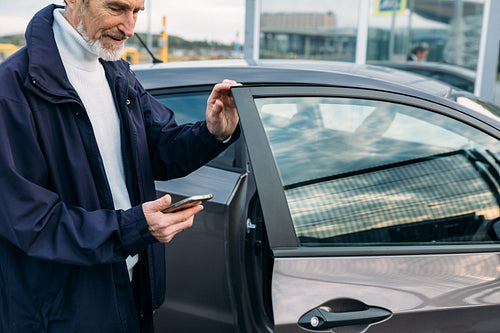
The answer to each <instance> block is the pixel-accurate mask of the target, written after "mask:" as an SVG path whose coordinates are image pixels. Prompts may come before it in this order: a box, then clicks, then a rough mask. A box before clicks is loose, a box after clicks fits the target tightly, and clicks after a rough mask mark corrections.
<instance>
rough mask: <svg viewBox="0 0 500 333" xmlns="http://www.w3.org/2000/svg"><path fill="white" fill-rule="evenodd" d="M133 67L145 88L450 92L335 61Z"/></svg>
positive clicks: (393, 72) (421, 80)
mask: <svg viewBox="0 0 500 333" xmlns="http://www.w3.org/2000/svg"><path fill="white" fill-rule="evenodd" d="M132 69H133V71H134V72H135V73H136V75H137V76H138V77H139V79H140V80H141V82H142V84H143V85H144V87H145V88H146V89H154V88H160V87H162V88H172V87H179V86H193V85H209V84H215V83H217V82H220V81H222V80H223V79H226V78H231V79H234V80H236V81H239V82H241V83H244V84H252V85H257V84H286V83H288V84H310V85H327V86H347V87H353V88H356V87H362V88H368V89H376V88H382V87H384V86H385V87H386V89H387V90H394V89H396V90H398V88H399V89H403V90H405V87H406V88H408V87H410V88H414V89H418V90H421V91H425V92H427V93H430V94H432V95H437V96H442V97H448V96H449V95H450V94H451V93H452V92H453V89H452V88H451V87H450V86H449V85H446V84H443V83H441V82H439V81H436V80H432V79H429V78H425V77H422V76H420V75H415V74H412V73H408V72H404V71H400V70H397V69H392V68H385V67H379V66H373V65H358V64H354V63H348V62H338V61H307V60H298V61H295V60H291V61H290V60H274V59H268V60H259V61H251V60H250V61H246V60H242V59H227V60H208V61H186V62H171V63H161V64H140V65H134V66H132ZM166 74H168V76H166ZM170 77H171V78H173V80H170ZM146 78H147V79H146ZM381 81H383V82H381ZM399 92H402V91H399ZM408 93H411V94H414V93H415V92H414V91H408Z"/></svg>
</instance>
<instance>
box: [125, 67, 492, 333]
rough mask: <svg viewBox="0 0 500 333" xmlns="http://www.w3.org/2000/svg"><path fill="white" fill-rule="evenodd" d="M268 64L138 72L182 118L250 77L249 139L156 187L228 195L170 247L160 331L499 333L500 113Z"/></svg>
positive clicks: (244, 115) (244, 112) (243, 90)
mask: <svg viewBox="0 0 500 333" xmlns="http://www.w3.org/2000/svg"><path fill="white" fill-rule="evenodd" d="M257 65H258V64H253V65H252V66H249V65H248V64H242V63H241V62H240V61H234V62H231V61H229V62H228V64H227V65H224V64H221V63H218V64H216V65H211V64H210V63H188V64H180V63H179V64H176V63H173V64H159V65H146V66H140V67H135V68H134V72H135V73H136V76H137V77H138V78H139V80H140V81H141V82H142V83H143V85H144V86H145V88H146V89H147V90H148V91H149V92H150V93H151V94H152V95H154V96H155V97H156V98H158V99H159V100H160V101H161V102H162V103H164V104H165V105H167V106H169V107H170V108H172V109H173V110H175V112H176V115H177V121H178V122H179V123H184V122H194V121H198V120H200V119H204V111H205V106H206V99H207V97H208V94H209V93H210V91H211V88H212V86H213V84H215V83H216V82H219V81H221V80H222V79H224V78H230V79H234V80H237V81H239V82H241V83H242V84H243V86H241V87H236V88H233V89H232V93H233V96H234V98H235V101H236V106H237V108H238V112H239V114H240V126H241V129H242V137H241V138H240V139H239V140H238V141H237V142H236V143H235V144H233V145H232V146H231V147H230V148H229V149H228V150H227V151H226V152H224V153H223V154H221V155H220V156H218V157H217V158H216V159H214V160H213V161H212V162H211V163H210V164H209V165H207V166H205V167H202V168H200V169H199V170H197V171H195V172H194V173H192V174H190V175H188V176H187V177H184V178H181V179H174V180H170V181H167V182H158V183H157V191H158V194H159V195H161V194H163V193H169V194H172V195H173V196H174V198H175V199H180V198H184V197H187V196H190V195H196V194H205V193H212V194H213V196H214V197H213V199H212V200H210V201H208V202H206V203H205V204H204V206H205V209H204V211H203V212H201V213H200V214H198V215H197V216H196V218H195V222H194V226H193V227H192V228H190V229H188V230H186V231H184V232H183V233H181V234H180V235H178V236H176V238H175V239H174V240H173V241H172V243H170V244H168V245H167V246H166V258H167V259H166V260H167V262H166V264H167V295H166V301H165V303H164V304H163V305H162V307H161V308H160V309H158V310H157V311H156V313H155V324H156V331H157V332H287V333H288V332H290V333H292V332H297V333H298V332H311V331H323V332H328V331H330V332H331V331H332V330H334V331H335V332H337V333H338V332H340V333H342V332H350V333H353V332H371V333H373V332H384V333H388V332H389V333H390V332H398V333H407V332H443V333H445V332H453V333H457V332H464V333H465V332H467V333H470V332H498V327H500V255H499V254H500V240H499V233H500V224H498V223H497V221H498V219H499V217H500V191H499V190H500V141H499V139H500V120H499V118H497V117H496V116H494V115H491V114H486V113H482V112H476V111H474V110H471V109H468V108H465V107H463V106H461V105H459V104H458V103H456V102H455V101H452V100H451V99H450V98H445V97H441V96H438V95H436V94H431V93H427V92H425V91H423V90H420V89H417V88H412V87H410V86H409V85H401V84H398V83H395V82H391V81H389V80H388V78H387V77H386V78H385V79H384V80H380V79H375V78H374V77H368V76H366V75H362V74H352V73H348V72H340V71H338V72H331V71H325V70H298V69H292V68H277V67H276V66H275V67H265V66H262V65H259V66H257ZM429 84H436V87H438V86H439V84H438V83H435V82H431V81H429Z"/></svg>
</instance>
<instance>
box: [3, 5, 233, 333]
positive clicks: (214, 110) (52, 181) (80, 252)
mask: <svg viewBox="0 0 500 333" xmlns="http://www.w3.org/2000/svg"><path fill="white" fill-rule="evenodd" d="M144 1H145V0H66V2H65V6H58V5H49V6H47V7H45V8H44V9H42V10H41V11H39V12H38V13H36V14H35V16H34V17H33V18H32V20H31V22H30V23H29V25H28V27H27V29H26V35H25V36H26V41H27V45H26V47H24V48H23V49H21V50H19V51H18V52H16V53H15V54H14V55H12V56H11V57H9V58H8V59H7V60H5V61H4V62H2V64H1V65H0V201H1V202H2V205H1V206H0V253H1V255H0V332H22V333H30V332H37V333H39V332H51V333H56V332H64V333H67V332H73V333H77V332H81V333H88V332H103V333H113V332H153V311H154V309H155V308H157V307H159V306H160V305H161V303H162V302H163V300H164V297H165V262H164V255H165V253H164V245H163V243H167V242H170V241H171V240H172V238H173V237H174V236H175V235H176V234H178V233H179V232H181V231H182V230H184V229H186V228H189V227H190V226H191V225H192V224H193V219H194V215H195V214H196V213H198V212H200V211H201V210H202V209H203V207H202V206H201V205H197V206H195V207H192V208H189V209H186V210H182V211H179V212H175V213H163V212H162V210H163V209H164V208H166V207H167V206H168V205H169V204H170V202H171V198H170V196H169V195H166V196H164V197H161V198H159V199H157V198H156V192H155V187H154V180H155V179H158V180H167V179H171V178H176V177H182V176H185V175H187V174H189V173H190V172H192V171H194V170H196V169H197V168H199V167H200V166H202V165H204V164H206V163H207V162H208V161H210V160H211V159H213V158H214V157H216V156H217V155H218V154H220V153H221V152H222V151H223V150H224V149H226V148H227V147H228V145H230V144H231V143H232V142H234V141H235V140H236V139H237V138H238V137H239V133H240V130H239V126H238V122H239V118H238V114H237V111H236V108H235V105H234V100H233V98H232V95H231V92H230V89H231V87H233V86H236V85H239V84H238V83H236V82H234V81H232V80H224V81H223V82H222V83H219V84H217V85H215V86H214V88H213V90H212V93H211V95H210V97H209V98H208V101H207V109H206V120H204V121H199V122H197V123H194V124H186V125H182V126H179V125H177V124H176V122H175V118H174V113H173V112H172V111H171V110H170V109H168V108H166V107H165V106H163V105H162V104H161V103H160V102H158V101H157V100H155V99H154V98H153V97H152V96H151V95H150V94H148V93H147V92H146V91H145V90H144V88H143V87H142V86H141V84H140V83H139V82H138V81H137V79H136V78H135V76H134V74H133V73H132V72H131V71H130V68H129V65H128V63H127V62H125V61H123V60H121V55H122V53H123V50H124V42H125V40H126V39H127V38H128V37H131V36H132V35H133V30H134V27H135V24H136V21H137V16H138V14H139V12H140V11H142V10H143V9H144ZM169 269H175V267H169Z"/></svg>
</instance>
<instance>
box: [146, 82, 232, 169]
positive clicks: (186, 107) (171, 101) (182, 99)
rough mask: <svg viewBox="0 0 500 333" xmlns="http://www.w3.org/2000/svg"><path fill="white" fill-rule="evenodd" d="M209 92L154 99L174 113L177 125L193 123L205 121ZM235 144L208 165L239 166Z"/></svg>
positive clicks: (172, 95)
mask: <svg viewBox="0 0 500 333" xmlns="http://www.w3.org/2000/svg"><path fill="white" fill-rule="evenodd" d="M209 95H210V91H199V92H189V93H175V94H163V95H155V97H156V98H157V99H158V100H159V101H160V102H161V103H162V104H164V105H166V106H167V107H168V108H170V109H171V110H173V111H174V112H175V120H176V121H177V123H178V124H186V123H195V122H197V121H200V120H205V111H206V109H207V99H208V96H209ZM236 147H237V146H236V145H235V144H233V145H231V146H229V148H228V149H226V150H225V151H224V152H222V153H221V154H220V155H219V156H217V157H216V158H215V159H214V160H212V161H211V162H210V163H209V165H210V166H214V167H220V168H226V169H227V168H230V169H232V168H234V167H237V166H238V165H239V161H238V160H237V156H236V151H237V148H236Z"/></svg>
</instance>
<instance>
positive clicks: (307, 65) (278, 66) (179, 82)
mask: <svg viewBox="0 0 500 333" xmlns="http://www.w3.org/2000/svg"><path fill="white" fill-rule="evenodd" d="M131 69H132V71H133V72H134V73H135V75H136V77H137V78H138V79H139V81H140V82H141V84H142V85H143V86H144V88H145V89H147V90H155V89H165V88H185V87H193V86H211V85H214V84H216V83H218V82H221V81H222V80H224V79H232V80H235V81H238V82H240V83H242V84H243V85H247V86H261V85H265V86H272V85H281V86H282V85H306V86H329V87H347V88H352V89H358V88H359V89H370V90H377V91H386V92H394V93H398V94H402V95H407V96H414V97H418V98H421V99H424V100H428V101H432V102H435V103H439V104H442V105H446V106H449V107H452V108H454V109H457V110H460V111H462V112H463V113H466V114H469V115H471V116H473V117H475V118H478V119H482V120H483V121H485V122H486V123H489V124H491V125H494V126H495V127H497V128H500V125H499V124H500V122H499V119H497V117H493V118H492V117H491V116H488V115H485V114H484V113H481V112H476V111H474V110H471V109H469V108H467V107H464V106H462V105H460V104H458V103H456V102H455V101H454V100H453V98H451V96H453V95H454V94H455V93H456V92H457V91H458V90H456V89H453V88H451V86H449V85H447V84H444V83H441V82H439V81H436V80H433V79H430V78H426V77H423V76H420V75H415V74H412V73H409V72H405V71H401V70H397V69H392V68H387V67H380V66H374V65H358V64H354V63H347V62H337V61H315V60H314V61H308V60H298V61H296V60H273V59H269V60H258V61H253V60H248V61H247V60H243V59H223V60H206V61H185V62H170V63H155V64H153V63H151V64H139V65H132V66H131ZM485 116H486V118H485Z"/></svg>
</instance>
